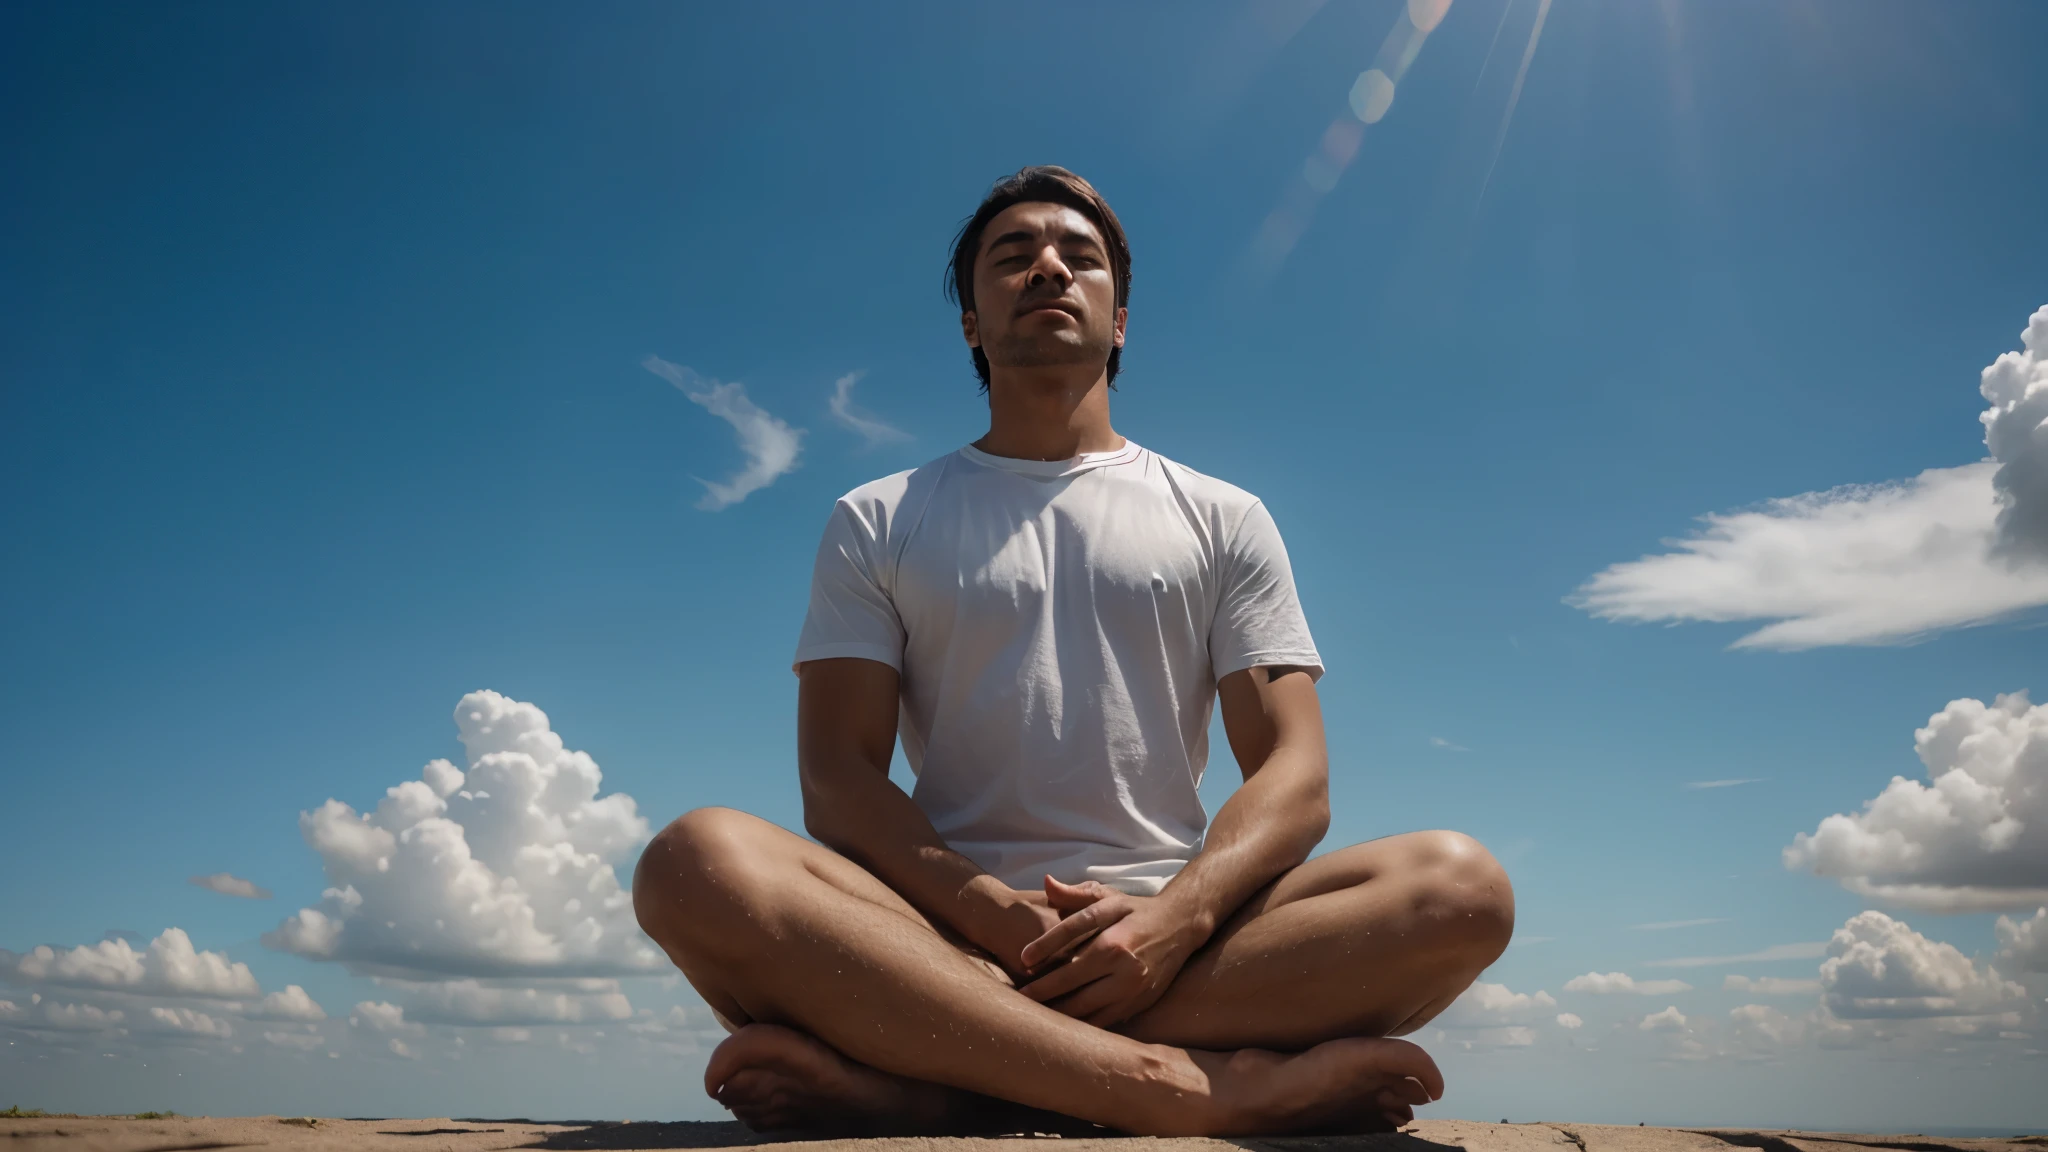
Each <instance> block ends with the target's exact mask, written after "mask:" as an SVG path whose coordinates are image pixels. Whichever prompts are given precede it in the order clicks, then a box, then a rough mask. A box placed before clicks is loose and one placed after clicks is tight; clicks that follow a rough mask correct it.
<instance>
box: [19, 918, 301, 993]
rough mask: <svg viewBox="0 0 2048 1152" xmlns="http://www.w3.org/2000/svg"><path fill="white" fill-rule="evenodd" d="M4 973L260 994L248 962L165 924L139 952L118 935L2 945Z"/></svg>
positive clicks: (44, 981) (27, 981) (130, 987)
mask: <svg viewBox="0 0 2048 1152" xmlns="http://www.w3.org/2000/svg"><path fill="white" fill-rule="evenodd" d="M0 978H4V979H6V980H7V981H8V982H10V983H13V984H20V985H42V986H51V987H71V988H97V989H107V990H111V991H119V992H132V993H137V994H140V995H153V996H192V997H198V998H201V999H213V1000H240V999H246V998H250V997H254V996H259V995H261V994H262V989H260V988H259V987H257V984H256V977H254V976H253V975H251V974H250V972H249V966H248V965H247V964H240V963H236V962H234V961H231V960H229V959H228V958H227V957H226V956H225V955H223V954H222V953H219V952H202V951H199V950H198V949H195V948H194V947H193V946H192V938H191V937H190V936H187V935H186V934H185V932H184V931H183V930H182V929H178V928H166V929H164V931H163V934H162V935H160V936H158V937H157V938H156V939H154V940H152V941H150V942H149V946H148V947H147V948H145V949H143V950H141V951H139V952H138V951H137V950H136V949H135V948H134V946H132V945H130V944H129V943H128V941H127V940H125V939H122V938H120V937H116V938H114V939H111V940H102V941H100V942H99V943H97V944H81V945H79V946H78V947H76V948H70V949H65V950H61V951H60V950H58V949H55V948H52V947H50V946H49V945H47V944H45V945H39V946H37V947H36V948H33V949H31V950H29V951H28V952H24V953H15V952H9V951H7V950H5V949H0Z"/></svg>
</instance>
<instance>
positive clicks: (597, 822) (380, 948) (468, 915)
mask: <svg viewBox="0 0 2048 1152" xmlns="http://www.w3.org/2000/svg"><path fill="white" fill-rule="evenodd" d="M455 723H456V729H457V731H458V734H459V735H460V737H461V740H462V744H463V747H464V749H465V750H466V752H467V756H468V769H467V771H464V770H462V769H458V768H456V767H455V766H454V765H453V764H450V763H449V762H447V761H445V760H436V761H434V762H432V763H430V764H428V765H427V766H426V768H425V769H424V770H423V771H422V773H421V778H420V779H418V780H409V781H406V782H404V783H402V784H399V785H397V786H395V787H393V788H391V789H390V790H389V791H387V792H386V793H385V796H384V799H383V801H382V802H381V803H379V804H378V805H377V808H376V809H375V810H374V811H372V812H369V813H366V814H358V813H357V812H356V811H355V810H354V809H353V808H350V807H349V806H348V805H346V804H344V803H342V802H341V801H339V800H329V801H327V803H325V804H323V805H322V806H320V807H319V808H318V809H315V810H314V811H312V812H307V813H303V814H302V815H301V816H300V820H299V824H300V828H301V830H302V831H303V832H304V833H305V837H306V841H307V843H308V844H310V845H311V846H312V847H313V849H314V851H316V852H318V853H319V854H320V858H321V862H322V864H323V865H324V866H325V869H326V872H327V878H328V881H329V883H330V884H331V885H332V887H330V888H329V889H328V890H327V891H326V893H325V894H324V898H323V901H322V903H321V906H320V907H318V908H305V909H301V910H300V911H299V912H298V913H297V914H296V915H294V916H292V917H291V918H290V919H288V920H286V921H285V922H284V923H282V924H280V925H279V926H278V927H277V929H276V930H275V931H272V932H270V933H267V934H265V936H264V937H263V942H264V943H265V944H266V945H268V946H270V947H272V948H277V949H281V950H283V951H287V952H294V953H297V954H299V955H301V956H306V957H309V958H312V959H316V960H336V961H340V962H342V963H344V964H346V965H348V966H349V968H350V969H351V970H352V971H356V972H360V973H367V974H371V975H383V976H390V977H396V978H400V979H406V980H414V981H434V980H448V979H458V978H462V977H505V976H523V977H529V978H543V977H567V976H602V975H623V974H630V973H641V972H657V971H660V970H662V969H663V968H664V967H665V966H666V965H665V961H664V960H663V959H662V957H661V955H660V953H659V952H657V951H656V950H655V949H654V947H653V946H652V945H651V944H650V943H649V942H648V940H647V938H646V937H645V936H643V935H642V934H641V932H640V929H639V925H638V924H637V923H636V922H635V920H634V917H633V910H632V902H631V898H630V897H629V895H628V894H627V892H626V891H625V890H624V889H623V888H621V887H620V885H619V882H618V877H617V874H616V873H615V872H614V871H613V865H614V863H616V862H618V861H620V860H622V859H623V858H624V857H625V855H626V854H627V853H628V852H629V851H630V850H631V849H633V848H634V847H635V846H636V845H638V844H639V843H640V842H642V841H644V840H645V839H646V838H647V834H648V827H647V822H646V821H645V820H644V819H642V818H641V816H640V814H639V812H638V810H637V809H636V808H635V806H634V803H633V798H632V797H630V796H627V795H626V794H624V793H620V792H614V793H612V794H611V795H609V796H604V797H601V798H600V797H599V796H598V787H599V785H600V783H601V782H602V779H603V774H602V773H601V772H600V771H599V770H598V766H597V763H596V762H595V761H594V760H592V759H591V758H590V756H589V755H587V754H585V753H582V752H576V751H571V750H568V749H566V748H564V747H563V744H562V738H561V737H560V736H558V735H556V734H555V733H554V732H553V731H552V730H550V728H549V726H548V718H547V714H546V713H544V712H542V711H541V710H540V709H539V708H536V707H534V706H533V705H532V704H526V703H522V702H520V701H517V700H511V699H508V698H506V697H504V696H501V695H499V694H498V693H496V692H489V691H485V692H472V693H470V694H469V695H467V696H464V697H463V698H462V701H461V703H460V704H459V705H458V706H457V707H456V710H455Z"/></svg>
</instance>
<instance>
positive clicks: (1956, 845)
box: [1784, 692, 2048, 912]
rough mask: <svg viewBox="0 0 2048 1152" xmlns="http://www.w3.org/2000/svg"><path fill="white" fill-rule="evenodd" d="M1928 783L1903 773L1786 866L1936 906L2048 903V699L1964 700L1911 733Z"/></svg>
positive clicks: (1793, 852) (1800, 848)
mask: <svg viewBox="0 0 2048 1152" xmlns="http://www.w3.org/2000/svg"><path fill="white" fill-rule="evenodd" d="M1913 747H1914V751H1916V752H1917V753H1918V754H1919V756H1920V762H1921V763H1922V764H1923V765H1925V766H1926V768H1927V775H1928V779H1929V781H1930V783H1926V784H1923V783H1921V782H1920V781H1918V780H1908V779H1906V778H1905V777H1903V776H1894V777H1893V778H1892V782H1891V783H1890V784H1889V785H1888V786H1886V788H1885V790H1884V791H1883V792H1881V793H1879V794H1878V796H1877V797H1876V798H1875V799H1872V800H1870V801H1868V802H1866V803H1865V804H1864V805H1863V810H1862V811H1861V812H1859V813H1857V814H1855V815H1845V814H1837V815H1833V816H1829V817H1828V818H1826V819H1825V820H1822V821H1821V822H1820V826H1819V827H1818V828H1816V829H1815V830H1814V831H1813V832H1811V833H1806V832H1802V833H1800V834H1799V835H1798V836H1796V837H1794V838H1793V841H1792V844H1791V846H1790V847H1788V848H1786V849H1785V852H1784V859H1785V866H1786V867H1788V868H1805V869H1809V870H1811V871H1813V872H1815V873H1818V874H1820V875H1822V876H1832V877H1834V878H1836V879H1837V880H1839V881H1841V883H1842V885H1843V886H1844V887H1846V888H1848V889H1849V890H1850V891H1852V892H1856V893H1858V894H1860V895H1864V896H1870V897H1874V898H1876V899H1880V900H1884V901H1887V902H1890V903H1894V904H1899V905H1903V906H1905V907H1908V908H1919V909H1924V910H1927V911H1933V912H1967V911H1991V910H1997V909H2007V910H2015V911H2020V910H2025V909H2028V908H2033V907H2036V906H2038V905H2040V904H2041V903H2042V902H2043V901H2048V704H2043V705H2030V704H2029V702H2028V699H2027V695H2026V693H2024V692H2015V693H2011V694H2009V695H2005V696H2000V697H1998V698H1997V699H1995V700H1994V701H1992V703H1990V704H1988V705H1987V704H1985V703H1983V702H1982V701H1978V700H1969V699H1963V700H1955V701H1952V702H1950V704H1949V705H1948V707H1946V708H1944V709H1942V710H1941V711H1940V712H1937V713H1935V714H1934V716H1933V717H1932V718H1930V719H1929V720H1928V722H1927V726H1926V727H1924V728H1921V729H1920V730H1919V731H1917V732H1915V733H1914V734H1913Z"/></svg>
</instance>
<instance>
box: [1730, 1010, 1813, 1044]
mask: <svg viewBox="0 0 2048 1152" xmlns="http://www.w3.org/2000/svg"><path fill="white" fill-rule="evenodd" d="M1728 1021H1729V1024H1730V1026H1731V1030H1732V1031H1733V1033H1734V1035H1735V1038H1736V1039H1737V1040H1738V1041H1741V1042H1744V1043H1746V1044H1748V1045H1749V1046H1751V1047H1753V1048H1768V1047H1780V1046H1784V1045H1790V1044H1797V1043H1799V1041H1800V1039H1801V1038H1803V1037H1804V1036H1805V1035H1806V1024H1805V1021H1803V1020H1799V1019H1797V1018H1795V1017H1792V1016H1787V1015H1786V1014H1785V1013H1783V1012H1781V1011H1779V1010H1778V1009H1776V1008H1773V1007H1771V1006H1770V1005H1768V1004H1744V1005H1742V1006H1741V1007H1739V1008H1737V1009H1735V1010H1734V1011H1732V1012H1730V1013H1728Z"/></svg>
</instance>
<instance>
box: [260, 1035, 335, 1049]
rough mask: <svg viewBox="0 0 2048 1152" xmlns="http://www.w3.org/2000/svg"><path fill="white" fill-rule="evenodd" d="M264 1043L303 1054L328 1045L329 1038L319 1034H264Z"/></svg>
mask: <svg viewBox="0 0 2048 1152" xmlns="http://www.w3.org/2000/svg"><path fill="white" fill-rule="evenodd" d="M263 1042H264V1043H266V1044H273V1045H276V1046H277V1047H279V1048H295V1049H297V1050H299V1051H301V1052H311V1051H312V1050H313V1049H315V1048H318V1047H320V1046H321V1045H323V1044H325V1043H327V1038H326V1037H324V1036H322V1035H320V1034H319V1033H318V1032H265V1033H264V1034H263Z"/></svg>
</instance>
